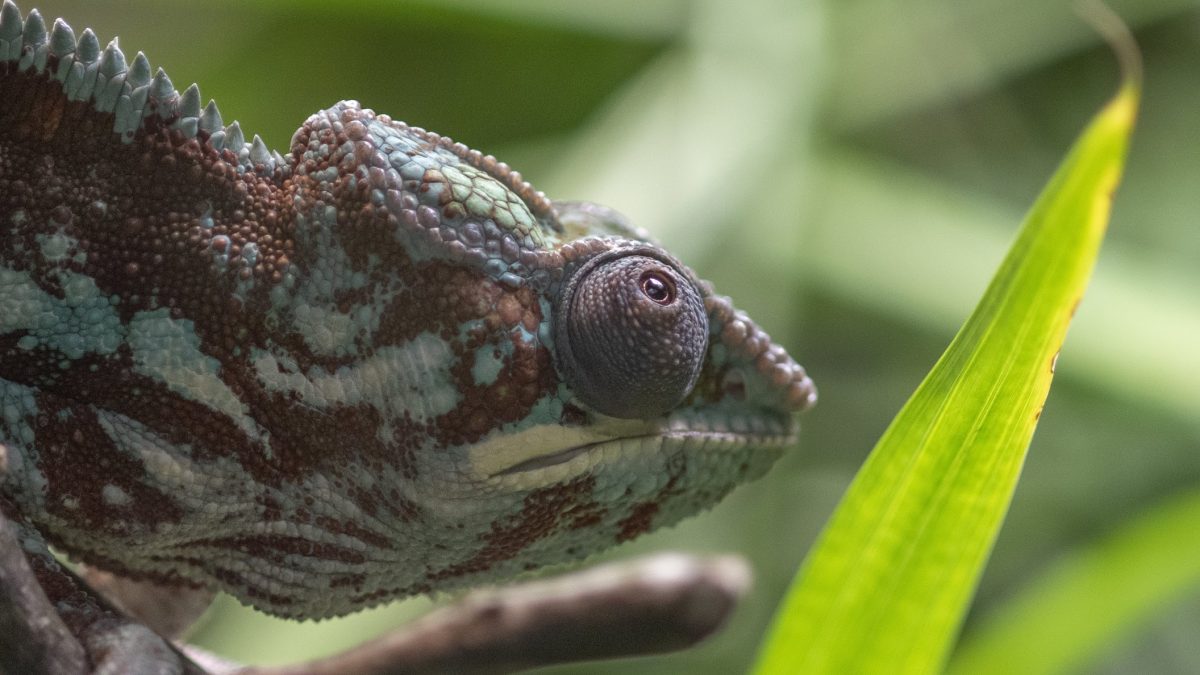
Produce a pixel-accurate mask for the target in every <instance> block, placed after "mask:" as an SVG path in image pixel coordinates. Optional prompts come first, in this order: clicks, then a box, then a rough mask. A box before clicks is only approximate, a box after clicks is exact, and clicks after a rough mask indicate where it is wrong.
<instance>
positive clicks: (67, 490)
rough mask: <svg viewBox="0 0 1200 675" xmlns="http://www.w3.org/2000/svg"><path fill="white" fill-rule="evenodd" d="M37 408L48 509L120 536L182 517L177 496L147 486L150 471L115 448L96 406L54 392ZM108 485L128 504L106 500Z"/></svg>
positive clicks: (43, 396)
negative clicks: (85, 458) (97, 415)
mask: <svg viewBox="0 0 1200 675" xmlns="http://www.w3.org/2000/svg"><path fill="white" fill-rule="evenodd" d="M37 406H38V408H37V409H38V416H37V419H36V421H35V425H34V433H35V435H36V438H37V447H38V455H37V464H38V469H39V470H40V471H41V472H42V474H43V475H44V476H45V478H46V508H47V511H49V512H50V513H52V514H54V515H55V516H58V517H60V518H62V519H64V520H66V521H68V522H72V523H76V524H77V526H78V527H80V528H87V529H90V530H94V531H99V532H106V533H109V534H111V535H114V536H118V537H119V536H127V535H131V534H137V533H144V532H152V531H153V530H154V528H155V526H157V525H160V524H163V523H175V522H178V521H179V520H180V519H181V518H182V516H183V510H182V507H180V505H179V504H177V503H176V501H175V499H174V498H173V497H172V496H171V495H169V494H166V493H163V492H160V491H159V490H158V489H156V488H154V487H152V486H150V485H147V484H146V483H144V482H142V479H143V477H144V476H145V475H146V471H145V468H144V467H143V466H142V465H141V463H140V462H138V461H137V460H136V459H135V458H133V457H131V456H129V455H127V454H125V453H123V452H121V451H120V450H118V449H117V448H116V447H115V446H114V445H113V442H112V439H110V438H109V436H108V434H107V433H105V432H104V429H103V428H102V427H101V426H100V423H99V421H98V420H97V419H96V413H95V411H94V410H93V409H92V408H91V407H90V406H86V405H82V404H77V403H71V402H69V401H66V400H63V399H61V398H59V397H57V396H54V395H52V394H48V393H41V394H39V395H38V396H37ZM80 457H87V458H88V461H80V460H79V458H80ZM107 485H111V486H113V487H115V488H117V489H119V490H121V491H122V492H123V493H124V494H125V495H126V496H127V502H126V503H110V502H109V501H108V500H106V499H105V498H104V488H105V486H107Z"/></svg>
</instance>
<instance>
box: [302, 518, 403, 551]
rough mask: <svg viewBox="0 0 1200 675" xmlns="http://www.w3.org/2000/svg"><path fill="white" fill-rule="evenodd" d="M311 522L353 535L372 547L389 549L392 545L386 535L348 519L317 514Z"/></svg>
mask: <svg viewBox="0 0 1200 675" xmlns="http://www.w3.org/2000/svg"><path fill="white" fill-rule="evenodd" d="M312 522H313V524H314V525H316V526H317V527H319V528H321V529H323V530H325V531H327V532H332V533H334V534H344V535H346V536H349V537H354V538H355V539H357V540H359V541H361V542H363V543H364V544H366V545H367V546H370V547H372V548H376V549H390V548H392V547H393V545H394V543H393V542H392V541H391V540H390V539H388V538H387V537H385V536H383V535H381V534H379V533H377V532H373V531H371V530H368V529H367V528H365V527H363V526H361V525H358V524H356V523H354V522H353V521H350V520H335V519H333V518H330V517H328V516H317V517H316V518H315V519H313V521H312Z"/></svg>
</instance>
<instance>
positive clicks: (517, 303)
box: [0, 1, 816, 618]
mask: <svg viewBox="0 0 1200 675" xmlns="http://www.w3.org/2000/svg"><path fill="white" fill-rule="evenodd" d="M201 101H202V99H201V97H200V92H199V89H198V88H197V87H196V86H195V85H192V86H191V87H188V88H186V89H185V90H184V91H183V92H182V93H181V92H179V91H177V90H176V89H175V86H174V85H173V84H172V83H171V80H170V79H168V77H167V75H166V74H165V73H163V72H162V70H158V71H155V70H154V69H152V68H151V66H150V64H149V62H148V61H147V59H146V57H145V56H143V55H142V54H140V53H138V54H137V55H136V56H135V57H133V58H132V59H130V58H129V57H128V56H127V55H126V54H124V53H123V52H122V51H121V50H120V49H118V48H117V46H116V42H112V43H109V45H108V46H107V47H101V43H100V42H99V41H98V40H97V37H96V35H95V34H93V33H92V32H91V31H90V30H85V31H82V32H79V33H76V32H75V31H73V30H72V29H71V28H70V27H69V26H68V25H67V24H66V23H63V22H62V21H61V20H60V21H56V22H54V24H53V25H50V26H47V25H46V23H45V22H44V20H43V19H42V17H41V16H39V15H38V14H37V13H36V12H31V13H30V14H29V15H28V16H25V17H22V15H21V13H20V12H19V10H18V9H17V8H16V6H15V5H14V4H12V3H11V2H7V1H6V2H4V5H3V10H2V11H0V445H3V446H4V447H5V448H6V449H7V455H8V469H7V472H6V473H5V474H4V476H3V479H2V480H3V482H2V483H0V507H2V509H3V513H4V515H5V516H6V517H7V518H8V519H10V520H12V521H13V522H14V523H16V524H17V525H18V526H19V527H20V530H21V533H22V536H23V537H24V538H25V547H26V549H27V550H28V551H29V555H31V556H36V555H38V554H39V552H44V551H45V545H46V544H51V545H53V546H55V547H57V548H58V549H60V550H61V551H63V552H65V553H67V554H68V555H70V556H71V557H72V558H75V559H77V560H80V561H84V562H88V563H91V564H94V565H96V566H98V567H101V568H103V569H106V570H109V571H111V572H113V573H116V574H118V575H122V576H127V577H132V578H136V579H145V580H152V581H157V582H161V583H166V584H188V585H193V586H195V585H200V586H204V587H208V588H219V589H220V590H223V591H226V592H228V593H230V594H232V595H234V596H235V597H237V598H239V599H240V600H242V601H244V602H246V603H248V604H250V605H253V606H255V607H257V608H259V609H262V610H264V611H266V612H269V613H271V614H275V615H279V616H286V617H295V618H320V617H329V616H335V615H339V614H345V613H347V612H352V611H355V610H358V609H361V608H364V607H368V606H370V605H374V604H378V603H381V602H385V601H388V600H392V599H395V598H400V597H404V596H408V595H412V594H417V593H425V592H428V591H432V590H435V589H442V588H449V587H454V586H460V585H465V584H472V583H477V582H482V581H488V580H494V579H498V578H502V577H505V576H509V575H513V574H517V573H520V572H522V571H525V570H530V569H534V568H537V567H540V566H542V565H548V564H553V563H560V562H564V561H568V560H574V559H579V558H583V557H584V556H587V555H588V554H590V553H593V552H596V551H599V550H602V549H605V548H607V547H609V546H612V545H614V544H617V543H619V542H623V541H626V540H629V539H632V538H634V537H637V536H638V535H640V534H642V533H645V532H648V531H650V530H652V529H655V528H657V527H661V526H663V525H669V524H671V523H674V522H676V521H678V520H679V519H680V518H683V517H685V516H687V515H690V514H693V513H696V512H698V511H700V510H702V509H705V508H708V507H710V506H711V505H713V504H715V503H716V502H717V501H719V500H720V499H721V498H722V497H723V496H724V495H725V494H726V493H728V492H729V491H730V490H731V489H732V488H733V487H734V486H736V485H737V484H739V483H741V482H743V481H747V480H750V479H753V478H755V477H757V476H759V475H761V474H762V473H763V472H764V471H766V470H767V469H768V468H769V467H770V466H771V464H772V463H773V462H774V461H775V460H776V459H777V458H778V456H779V455H780V453H781V452H782V451H783V449H784V448H785V447H787V446H788V445H791V444H793V443H794V442H795V439H796V433H797V426H796V422H795V419H794V417H795V414H796V413H798V412H799V411H801V410H804V409H805V408H807V407H809V406H810V405H812V404H813V402H814V401H815V399H816V393H815V389H814V388H813V385H812V382H811V381H810V380H809V379H808V377H807V376H806V374H805V372H804V369H803V368H801V367H800V366H799V365H798V364H797V363H796V362H795V361H793V360H792V358H791V357H790V356H788V354H787V353H786V352H785V351H784V350H783V349H782V348H781V347H780V346H778V345H775V344H773V343H772V342H771V340H770V338H769V337H768V336H767V335H766V334H765V333H764V332H763V331H762V330H760V329H759V328H758V327H757V326H756V325H755V324H754V322H753V321H751V320H750V319H749V318H748V317H747V316H746V315H745V314H743V313H741V312H739V311H738V310H736V309H735V308H734V307H733V305H732V304H731V303H730V301H729V299H728V298H725V297H722V296H720V295H717V294H716V293H715V292H714V291H713V289H712V287H711V286H710V285H709V284H708V283H707V282H704V281H702V280H700V279H699V278H697V277H696V275H695V274H694V273H693V272H692V271H691V270H690V269H688V268H687V267H686V266H685V265H683V264H682V263H681V262H680V261H678V260H677V259H675V258H674V257H673V256H672V255H671V254H670V253H668V252H667V251H665V250H663V249H662V248H661V247H660V246H658V245H657V244H656V243H655V242H654V241H653V240H652V239H651V238H650V237H649V235H648V234H647V233H646V232H645V231H644V230H642V229H640V228H637V227H634V226H632V225H631V224H630V223H628V222H626V220H625V219H624V218H622V217H621V216H620V215H618V214H617V213H615V212H613V211H611V210H609V209H606V208H603V207H600V206H596V205H593V204H588V203H578V202H559V201H553V200H551V199H549V198H548V197H546V196H545V195H543V194H542V193H541V192H538V191H536V190H535V189H534V188H533V187H531V186H530V185H529V183H527V182H525V181H524V180H523V179H522V178H521V176H520V174H518V173H517V172H515V171H513V170H512V169H510V168H509V167H508V166H507V165H506V164H504V163H502V162H499V161H497V160H496V159H495V158H494V157H492V156H490V155H483V154H480V153H479V152H477V151H475V150H471V149H469V148H467V147H466V146H464V145H462V144H460V143H455V142H453V141H451V140H450V139H449V138H446V137H445V136H440V135H438V134H435V133H432V132H429V131H425V130H423V129H420V128H417V127H412V126H408V125H406V124H404V123H402V122H399V121H396V120H394V119H392V118H391V117H389V116H387V115H382V114H376V113H375V112H373V111H371V110H369V109H367V108H363V107H361V106H360V105H359V104H358V103H357V102H354V101H343V102H341V103H337V104H335V105H333V106H332V107H330V108H329V109H327V110H323V111H321V112H318V113H316V114H314V115H312V116H311V117H309V118H308V120H306V121H305V122H304V123H303V125H301V126H300V128H299V129H298V130H297V131H296V133H295V135H294V136H293V137H292V140H291V144H290V146H289V147H287V148H285V152H284V153H283V154H280V153H278V152H273V151H271V150H269V149H268V148H267V147H266V145H265V144H264V143H263V141H262V140H261V139H259V138H258V137H257V136H254V137H253V138H252V139H251V140H250V141H249V142H247V141H246V137H245V134H244V132H243V131H242V129H241V127H240V126H239V125H238V123H237V122H233V123H231V124H226V123H225V122H224V121H223V120H222V116H221V114H220V113H219V112H218V110H217V106H216V105H215V104H214V103H211V102H210V103H208V104H207V105H203V104H202V102H201Z"/></svg>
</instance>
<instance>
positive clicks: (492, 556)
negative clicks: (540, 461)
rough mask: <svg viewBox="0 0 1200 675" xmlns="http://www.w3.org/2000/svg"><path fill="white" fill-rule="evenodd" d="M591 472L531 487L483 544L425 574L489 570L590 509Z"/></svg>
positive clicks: (434, 578)
mask: <svg viewBox="0 0 1200 675" xmlns="http://www.w3.org/2000/svg"><path fill="white" fill-rule="evenodd" d="M595 487H596V479H595V477H593V476H581V477H579V478H575V479H574V480H571V481H570V482H567V483H560V484H558V485H551V486H548V487H544V488H540V489H538V490H534V491H533V492H531V493H529V494H528V495H526V496H525V500H524V503H523V506H522V508H521V512H520V513H518V514H516V515H515V516H513V517H511V518H509V519H507V520H506V521H505V522H499V521H497V522H495V523H493V524H492V529H491V531H490V532H489V533H488V534H487V535H485V536H484V545H483V547H482V548H480V549H479V550H478V551H476V553H475V554H474V555H473V556H471V557H470V558H468V559H467V560H464V561H463V562H461V563H458V564H455V565H451V566H450V567H447V568H445V569H441V570H437V571H432V572H429V573H428V574H426V575H425V578H426V579H428V580H429V581H430V582H431V583H433V584H437V582H439V581H443V580H446V579H453V578H455V577H461V576H467V575H470V574H478V573H480V572H486V571H487V570H490V569H491V568H492V566H493V565H495V564H496V563H498V562H502V561H504V560H512V559H513V558H516V557H518V556H519V555H521V552H522V551H524V550H525V549H526V548H527V547H528V546H529V545H530V544H532V543H534V542H536V541H539V540H541V539H545V538H546V537H549V536H550V535H552V534H554V532H555V531H557V530H558V529H559V528H560V526H561V525H562V524H563V523H564V522H565V521H570V520H571V518H572V516H573V515H575V514H579V513H586V512H591V510H592V509H594V502H592V501H591V499H590V498H591V495H592V490H593V489H595Z"/></svg>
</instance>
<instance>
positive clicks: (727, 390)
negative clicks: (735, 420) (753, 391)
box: [721, 368, 746, 401]
mask: <svg viewBox="0 0 1200 675" xmlns="http://www.w3.org/2000/svg"><path fill="white" fill-rule="evenodd" d="M721 392H722V393H723V394H724V395H726V396H729V397H731V398H733V399H734V400H735V401H745V400H746V376H745V375H743V374H742V371H741V370H740V369H738V368H734V369H732V370H730V371H728V372H726V373H725V377H724V379H722V380H721Z"/></svg>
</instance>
